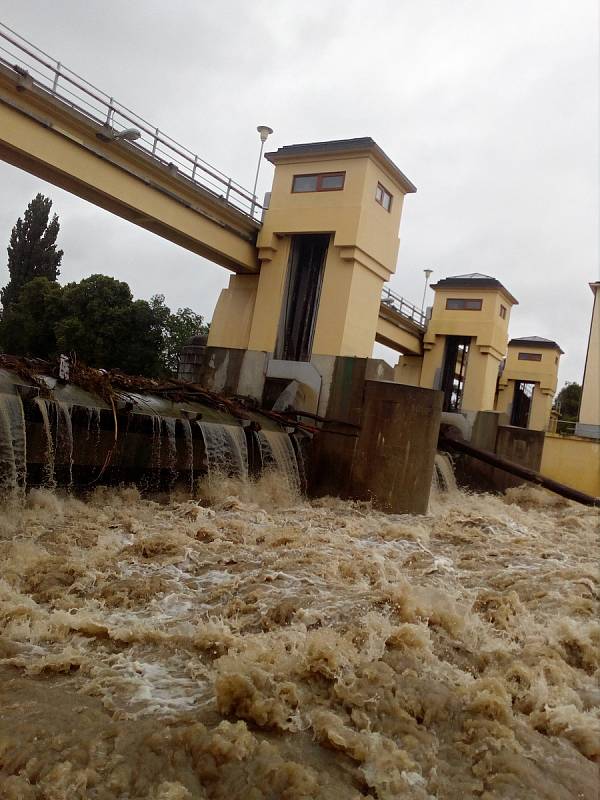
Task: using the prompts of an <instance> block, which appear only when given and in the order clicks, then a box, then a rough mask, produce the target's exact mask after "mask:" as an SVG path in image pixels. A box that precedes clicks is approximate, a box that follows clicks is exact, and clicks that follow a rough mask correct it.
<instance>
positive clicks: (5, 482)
mask: <svg viewBox="0 0 600 800" xmlns="http://www.w3.org/2000/svg"><path fill="white" fill-rule="evenodd" d="M230 406H231V404H229V405H228V404H224V403H219V401H218V400H215V401H214V402H208V401H207V402H198V401H190V400H187V399H186V400H175V399H173V400H171V399H169V398H168V397H164V396H162V395H158V394H152V393H150V392H148V393H143V392H138V391H136V392H132V391H122V392H119V393H116V394H115V396H114V398H111V400H110V402H107V400H106V399H105V398H103V397H102V396H101V395H100V394H95V393H94V392H90V391H89V390H88V389H84V388H82V387H79V386H76V385H74V384H66V383H60V382H59V381H57V380H56V379H54V378H52V377H49V376H36V380H35V381H29V380H26V379H24V378H22V377H20V376H19V375H17V374H15V373H11V372H9V371H8V370H0V488H1V489H2V490H3V491H5V492H6V491H12V492H19V491H23V490H24V489H25V488H26V486H29V487H32V486H45V487H47V488H51V489H52V488H55V487H57V486H59V487H65V488H69V487H73V488H77V489H85V488H89V487H93V486H94V485H96V484H97V483H103V484H119V483H132V484H137V485H138V486H140V488H142V489H145V490H148V491H172V490H173V489H174V488H178V489H184V490H188V491H190V492H192V493H193V491H194V487H195V484H196V482H197V480H198V479H199V478H202V477H203V476H206V475H209V476H213V477H215V476H218V475H223V476H229V477H236V478H240V479H242V480H248V479H249V478H250V477H252V476H257V475H260V474H262V473H263V472H264V471H274V470H275V471H278V472H281V473H282V475H283V476H284V478H285V480H286V481H287V482H288V484H289V486H290V488H292V489H293V490H294V491H299V490H300V488H301V486H302V485H303V480H301V478H300V473H299V468H298V460H297V458H296V450H297V449H299V448H298V447H297V445H294V444H293V443H292V436H291V435H290V434H289V433H288V432H286V431H285V430H284V429H282V428H281V427H280V426H279V425H278V423H277V422H274V421H273V420H272V419H269V418H268V417H265V416H264V415H261V414H260V413H258V412H249V413H245V412H244V414H243V417H244V418H243V419H242V418H240V417H241V416H242V415H239V416H236V415H235V414H234V413H231V411H230Z"/></svg>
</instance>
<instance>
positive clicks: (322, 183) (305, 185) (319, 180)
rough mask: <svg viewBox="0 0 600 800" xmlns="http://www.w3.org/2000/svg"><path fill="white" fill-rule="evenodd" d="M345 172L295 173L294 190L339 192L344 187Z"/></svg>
mask: <svg viewBox="0 0 600 800" xmlns="http://www.w3.org/2000/svg"><path fill="white" fill-rule="evenodd" d="M345 178H346V173H345V172H322V173H320V174H314V175H294V180H293V181H292V192H339V191H341V190H342V189H343V188H344V180H345Z"/></svg>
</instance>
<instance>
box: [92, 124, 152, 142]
mask: <svg viewBox="0 0 600 800" xmlns="http://www.w3.org/2000/svg"><path fill="white" fill-rule="evenodd" d="M141 135H142V134H141V133H140V132H139V131H138V129H137V128H125V130H123V131H116V130H115V129H114V128H111V127H110V125H104V126H103V128H102V130H101V131H98V133H97V134H96V136H97V137H98V139H101V140H102V141H103V142H116V141H118V140H124V141H126V142H135V141H136V140H137V139H139V138H140V136H141Z"/></svg>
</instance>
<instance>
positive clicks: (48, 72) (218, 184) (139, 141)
mask: <svg viewBox="0 0 600 800" xmlns="http://www.w3.org/2000/svg"><path fill="white" fill-rule="evenodd" d="M0 64H2V65H4V66H5V67H8V68H9V69H12V70H14V71H15V72H16V73H17V74H18V75H19V76H21V78H23V77H25V78H28V79H31V81H33V83H34V84H35V85H36V86H39V87H40V88H42V89H44V90H46V91H47V92H49V93H50V94H52V95H53V96H54V97H56V98H58V99H59V100H61V101H62V102H63V103H66V104H68V105H69V106H71V108H73V109H75V110H77V111H78V112H79V113H80V114H84V115H85V116H86V117H87V118H88V119H91V120H93V121H94V122H95V123H97V124H99V125H102V126H103V127H104V128H106V129H107V131H109V132H110V133H111V137H110V138H113V137H112V134H113V133H114V134H115V135H116V134H119V133H122V132H124V131H125V130H127V129H128V128H131V127H134V128H135V129H136V130H137V131H139V133H140V134H141V135H140V136H139V137H138V138H136V139H135V141H131V139H128V141H129V142H130V144H132V146H133V147H137V148H139V149H140V150H142V151H143V152H144V153H146V155H150V156H152V157H153V158H154V159H155V160H156V161H159V162H161V163H162V164H163V165H164V166H166V167H168V168H169V169H171V170H172V171H173V172H177V173H179V174H181V175H182V176H184V177H185V178H187V179H188V180H190V181H192V183H194V184H195V185H196V186H198V187H201V188H202V189H204V190H208V191H209V192H211V193H212V194H213V195H215V196H216V197H219V198H221V199H223V200H224V201H225V202H227V203H229V204H230V205H232V206H234V207H235V208H236V209H237V210H238V211H241V212H242V213H244V214H246V215H247V216H248V217H250V218H252V219H256V217H257V216H260V213H261V211H262V206H261V205H260V204H259V203H258V202H257V200H256V196H255V195H253V194H252V192H250V191H248V190H247V189H244V187H243V186H241V185H240V184H239V183H237V182H236V181H234V180H233V179H232V178H230V177H229V176H227V175H225V174H224V173H223V172H221V170H219V169H217V168H216V167H213V166H211V165H210V164H209V163H208V162H207V161H205V160H204V159H203V158H200V156H198V155H196V154H195V153H193V152H192V151H191V150H189V149H188V148H187V147H184V146H183V145H181V144H179V143H178V142H176V141H175V140H174V139H172V138H171V137H170V136H168V135H167V134H166V133H164V132H163V131H161V130H159V128H158V127H157V126H155V125H153V124H152V123H150V122H148V121H147V120H145V119H144V118H143V117H140V116H139V115H138V114H136V113H135V112H134V111H131V109H129V108H127V107H126V106H124V105H122V104H121V103H119V102H117V101H116V100H115V99H114V97H111V96H110V95H108V94H106V93H105V92H103V91H102V90H101V89H98V88H97V87H96V86H94V85H93V84H91V83H90V82H89V81H87V80H85V78H82V77H81V76H79V75H77V73H75V72H73V70H71V69H69V68H68V67H65V65H64V64H62V63H61V62H60V61H57V60H56V59H54V58H52V57H51V56H49V55H48V54H47V53H45V52H44V51H43V50H40V48H39V47H36V46H35V45H34V44H32V43H31V42H29V41H28V40H27V39H24V38H23V37H22V36H20V35H19V34H18V33H16V32H15V31H13V30H12V29H11V28H9V27H8V26H7V25H4V24H3V23H2V22H0ZM256 221H258V220H256Z"/></svg>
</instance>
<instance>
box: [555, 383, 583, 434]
mask: <svg viewBox="0 0 600 800" xmlns="http://www.w3.org/2000/svg"><path fill="white" fill-rule="evenodd" d="M580 403H581V386H580V384H578V383H575V382H571V383H565V385H564V386H563V387H562V389H561V390H560V392H559V393H558V394H557V395H556V401H555V404H556V406H557V407H558V408H560V422H559V423H558V428H557V430H558V432H559V433H572V432H573V426H572V425H565V424H564V423H565V422H576V421H577V418H578V416H579V405H580Z"/></svg>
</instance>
